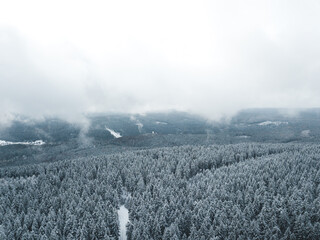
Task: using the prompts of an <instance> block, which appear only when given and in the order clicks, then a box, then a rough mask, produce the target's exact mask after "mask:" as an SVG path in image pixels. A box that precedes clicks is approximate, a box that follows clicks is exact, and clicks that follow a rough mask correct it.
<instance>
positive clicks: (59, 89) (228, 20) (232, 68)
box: [0, 0, 320, 122]
mask: <svg viewBox="0 0 320 240" xmlns="http://www.w3.org/2000/svg"><path fill="white" fill-rule="evenodd" d="M319 12H320V1H317V0H307V1H302V0H301V1H297V0H280V1H279V0H266V1H261V0H260V1H256V0H251V1H248V0H244V1H236V0H225V1H199V0H195V1H188V0H183V1H175V0H171V1H163V0H162V1H151V0H148V1H122V0H117V1H107V0H104V1H95V0H91V1H79V0H78V1H69V0H64V1H59V0H58V1H57V0H55V1H45V0H41V1H34V0H28V1H15V0H10V1H7V0H0V109H1V110H2V112H1V113H0V122H5V121H6V120H8V118H10V116H12V114H16V113H18V114H25V115H31V116H37V117H39V116H43V115H58V116H62V117H66V118H68V119H73V118H74V119H77V118H78V116H79V115H81V113H85V112H105V111H116V112H144V111H158V110H168V109H177V110H186V111H191V112H194V113H199V114H202V115H205V116H208V117H210V118H219V117H221V116H225V115H226V116H229V115H230V114H233V113H235V112H236V111H238V110H240V109H243V108H250V107H282V108H284V107H290V108H295V107H300V108H301V107H320V106H319V103H320V94H319V93H320V45H319V43H320V28H319V23H320V14H319Z"/></svg>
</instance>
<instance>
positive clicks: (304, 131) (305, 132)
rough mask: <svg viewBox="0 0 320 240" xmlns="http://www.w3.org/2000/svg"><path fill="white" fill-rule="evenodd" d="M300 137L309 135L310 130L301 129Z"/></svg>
mask: <svg viewBox="0 0 320 240" xmlns="http://www.w3.org/2000/svg"><path fill="white" fill-rule="evenodd" d="M301 136H302V137H309V136H310V130H303V131H301Z"/></svg>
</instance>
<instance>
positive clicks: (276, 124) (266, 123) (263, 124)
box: [258, 121, 288, 126]
mask: <svg viewBox="0 0 320 240" xmlns="http://www.w3.org/2000/svg"><path fill="white" fill-rule="evenodd" d="M282 124H285V125H287V124H288V122H280V121H265V122H261V123H259V124H258V125H259V126H268V125H275V126H280V125H282Z"/></svg>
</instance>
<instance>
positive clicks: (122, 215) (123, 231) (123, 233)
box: [118, 205, 129, 240]
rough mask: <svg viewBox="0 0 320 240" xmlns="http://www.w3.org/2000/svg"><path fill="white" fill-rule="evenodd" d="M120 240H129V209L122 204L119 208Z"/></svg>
mask: <svg viewBox="0 0 320 240" xmlns="http://www.w3.org/2000/svg"><path fill="white" fill-rule="evenodd" d="M118 218H119V224H120V228H119V232H120V240H127V223H128V222H129V211H128V209H127V208H126V207H125V206H124V205H122V206H120V209H119V210H118Z"/></svg>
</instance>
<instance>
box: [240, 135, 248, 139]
mask: <svg viewBox="0 0 320 240" xmlns="http://www.w3.org/2000/svg"><path fill="white" fill-rule="evenodd" d="M237 137H238V138H250V136H247V135H241V136H237Z"/></svg>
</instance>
